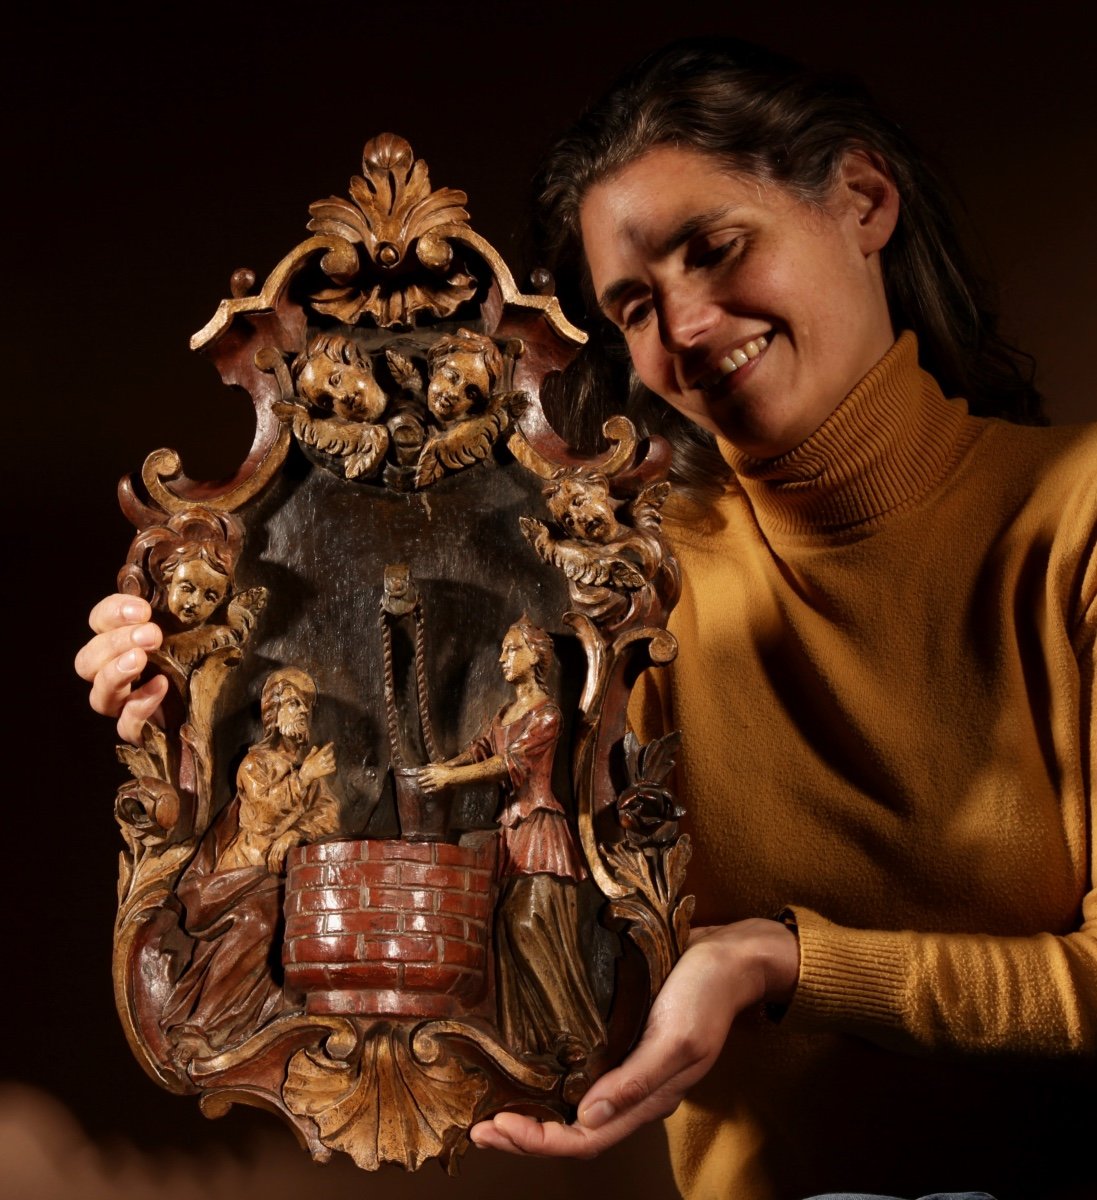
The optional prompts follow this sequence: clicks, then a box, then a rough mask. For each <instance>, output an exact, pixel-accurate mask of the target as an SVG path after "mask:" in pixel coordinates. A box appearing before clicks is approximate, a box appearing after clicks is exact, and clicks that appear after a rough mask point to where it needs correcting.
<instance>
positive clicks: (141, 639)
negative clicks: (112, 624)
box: [130, 625, 158, 646]
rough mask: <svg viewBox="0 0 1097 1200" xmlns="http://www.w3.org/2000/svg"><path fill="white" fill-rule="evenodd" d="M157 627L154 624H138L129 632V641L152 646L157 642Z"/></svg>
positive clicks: (137, 644)
mask: <svg viewBox="0 0 1097 1200" xmlns="http://www.w3.org/2000/svg"><path fill="white" fill-rule="evenodd" d="M157 640H158V639H157V629H156V626H155V625H138V627H137V628H136V629H135V630H134V631H133V632H132V633H131V634H130V641H131V642H133V644H134V645H135V646H154V645H155V644H156V642H157Z"/></svg>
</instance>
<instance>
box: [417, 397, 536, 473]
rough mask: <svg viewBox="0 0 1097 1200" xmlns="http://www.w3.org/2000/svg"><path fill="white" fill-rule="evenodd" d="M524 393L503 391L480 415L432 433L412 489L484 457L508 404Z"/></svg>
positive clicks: (500, 427) (505, 416)
mask: <svg viewBox="0 0 1097 1200" xmlns="http://www.w3.org/2000/svg"><path fill="white" fill-rule="evenodd" d="M523 394H524V393H522V392H503V393H501V394H500V395H499V396H497V397H496V398H495V399H494V400H493V401H492V406H491V408H490V409H489V410H488V411H487V412H486V413H484V414H483V416H480V417H473V418H472V419H471V420H468V421H461V422H460V423H459V424H457V425H454V426H453V427H452V428H450V429H443V430H442V431H441V432H440V433H436V434H434V435H433V436H432V437H431V438H430V439H429V440H428V442H427V444H426V445H425V446H424V447H423V449H422V452H421V453H420V455H419V464H418V466H417V468H416V473H415V486H416V487H425V486H426V485H427V484H428V483H434V481H435V480H437V479H441V478H442V476H443V475H444V474H445V473H446V471H459V470H460V469H461V468H462V467H471V466H472V464H473V463H477V462H481V461H483V459H485V458H487V456H488V455H489V454H490V453H491V448H492V446H494V445H495V443H496V441H498V439H499V434H500V433H502V431H503V430H504V429H505V428H506V424H507V421H508V420H509V419H510V413H509V410H508V407H507V405H508V403H509V401H510V400H511V399H513V398H515V397H518V396H521V395H523Z"/></svg>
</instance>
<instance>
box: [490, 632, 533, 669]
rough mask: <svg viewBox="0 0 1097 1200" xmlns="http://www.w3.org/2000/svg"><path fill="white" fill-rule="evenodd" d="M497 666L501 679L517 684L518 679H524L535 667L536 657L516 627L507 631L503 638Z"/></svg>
mask: <svg viewBox="0 0 1097 1200" xmlns="http://www.w3.org/2000/svg"><path fill="white" fill-rule="evenodd" d="M499 665H500V666H501V667H502V668H503V678H504V679H505V680H506V681H507V683H517V682H518V680H519V679H523V678H526V677H527V676H529V675H530V674H531V672H532V671H533V668H534V667H535V666H536V665H537V655H536V654H534V652H533V650H532V649H531V648H530V644H529V642H527V641H526V639H525V638H524V637H523V636H522V631H521V630H520V629H518V628H517V627H516V626H512V627H511V628H510V629H508V630H507V634H506V637H504V638H503V648H502V650H501V651H500V653H499Z"/></svg>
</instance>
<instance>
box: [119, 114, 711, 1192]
mask: <svg viewBox="0 0 1097 1200" xmlns="http://www.w3.org/2000/svg"><path fill="white" fill-rule="evenodd" d="M464 205H465V197H464V194H463V193H462V192H458V191H456V190H453V189H448V188H442V189H439V190H432V188H431V186H430V181H429V175H428V171H427V167H426V164H425V163H423V162H422V161H420V160H416V159H415V157H414V155H413V154H412V151H411V148H410V147H409V146H408V144H407V143H406V142H405V141H404V140H403V139H401V138H398V137H395V136H394V135H391V134H385V135H382V136H380V137H378V138H374V139H372V140H371V141H370V142H368V143H367V144H366V147H365V151H364V154H363V167H362V174H361V175H360V176H355V177H354V178H353V179H352V180H351V183H350V187H349V195H348V197H347V198H339V197H329V198H328V199H325V200H321V201H318V202H317V203H315V204H313V205H312V206H311V207H310V215H311V219H310V221H309V231H310V233H311V236H310V237H308V238H306V239H305V240H304V241H302V242H301V243H300V244H299V245H298V246H296V247H295V248H294V249H293V250H292V251H291V252H290V253H289V254H288V255H286V256H285V257H284V258H283V259H282V261H281V262H280V263H279V264H278V265H277V266H276V267H275V268H274V270H273V271H272V272H271V273H270V274H269V275H268V276H267V278H266V279H265V280H264V281H263V282H262V283H261V284H257V283H256V279H255V277H254V275H253V274H252V273H251V272H250V271H238V272H237V273H236V274H235V275H234V276H233V281H232V285H231V291H232V295H231V297H230V298H228V299H226V300H224V301H223V302H222V303H221V305H220V306H219V308H218V310H217V312H216V313H215V315H214V317H213V319H212V320H211V321H210V322H209V323H208V324H207V325H206V326H205V327H204V328H203V329H202V330H200V331H199V332H198V333H197V334H195V336H194V338H193V339H192V347H193V348H195V349H198V350H201V351H203V352H204V353H206V354H207V355H208V356H209V357H210V359H211V360H212V361H213V363H214V364H215V366H216V368H217V370H218V372H219V374H220V375H221V378H222V380H223V381H224V382H225V383H226V384H229V385H232V386H233V387H236V388H243V389H244V390H245V391H246V392H247V393H248V394H249V395H250V396H251V399H252V402H253V403H254V406H255V411H256V433H255V439H254V443H253V446H252V449H251V451H250V453H249V455H248V457H247V459H246V461H245V462H244V463H243V464H242V465H241V466H240V468H239V470H238V471H237V472H236V473H235V475H234V476H233V478H232V479H230V480H229V481H228V482H226V483H223V484H205V483H199V482H195V481H193V480H189V479H187V478H186V477H185V476H184V475H183V473H182V465H181V464H180V463H179V461H178V457H177V456H175V455H174V454H173V453H172V452H171V451H158V452H156V453H155V454H153V455H150V456H149V459H148V460H147V461H146V464H145V468H144V471H143V473H142V476H141V480H140V482H138V481H136V480H125V481H123V483H122V485H121V486H120V499H121V502H122V507H123V509H124V511H125V512H126V514H127V516H128V517H129V518H130V520H131V521H132V522H133V525H134V526H135V530H136V533H135V536H134V539H133V542H132V544H131V547H130V552H129V556H128V559H127V562H126V564H125V566H124V567H123V570H122V572H121V574H120V576H119V587H120V588H121V590H123V591H126V592H129V593H131V594H139V595H142V596H144V597H145V598H146V599H148V600H149V602H150V604H151V605H152V607H153V612H154V620H156V621H158V622H159V623H160V625H161V627H162V629H163V634H164V638H163V643H162V645H161V647H160V649H159V650H158V651H156V652H154V653H153V654H152V655H150V661H151V663H152V665H153V666H154V667H155V668H156V669H158V670H160V671H161V672H162V673H164V674H165V675H167V676H168V678H169V680H170V682H171V688H170V690H169V697H168V701H167V703H166V704H165V706H164V712H163V714H162V715H163V727H162V728H159V727H155V728H154V727H153V726H149V727H147V728H146V730H145V735H144V741H143V744H142V745H141V746H140V747H136V748H134V747H124V748H121V749H120V751H119V757H120V759H121V761H122V762H123V763H124V765H125V766H126V768H127V769H128V771H129V774H130V779H129V780H127V781H126V782H125V783H124V784H123V785H122V787H121V788H120V789H119V792H118V795H117V798H116V801H115V816H116V819H117V820H118V823H119V826H120V828H121V831H122V838H123V842H124V846H125V849H124V851H123V854H122V860H121V869H120V878H119V914H118V923H117V928H116V940H115V986H116V998H117V1002H118V1007H119V1012H120V1014H121V1015H122V1020H123V1024H124V1026H125V1029H126V1033H127V1037H128V1038H129V1040H130V1044H131V1046H132V1047H133V1050H134V1053H135V1054H136V1055H137V1057H138V1058H139V1059H140V1061H141V1062H142V1064H143V1065H144V1067H145V1069H146V1070H147V1071H148V1072H149V1073H150V1074H151V1075H152V1076H153V1077H154V1078H156V1079H157V1080H158V1081H159V1082H160V1083H162V1084H163V1085H164V1086H165V1087H168V1088H170V1089H172V1090H175V1091H180V1092H195V1091H197V1092H198V1093H199V1094H200V1096H201V1100H200V1103H201V1105H202V1109H203V1111H204V1112H205V1113H207V1115H211V1116H216V1115H220V1114H221V1113H223V1112H224V1111H226V1110H227V1109H228V1107H229V1106H230V1105H231V1104H233V1103H236V1102H244V1103H250V1104H256V1105H259V1106H261V1107H264V1108H266V1109H269V1110H270V1111H274V1112H277V1113H279V1114H281V1116H282V1117H283V1118H284V1119H285V1120H286V1121H287V1122H289V1123H290V1124H291V1125H292V1126H293V1128H294V1129H295V1131H296V1132H297V1133H298V1135H299V1137H300V1138H301V1140H302V1142H303V1143H304V1144H305V1145H306V1146H307V1147H308V1148H309V1150H310V1152H311V1153H312V1154H313V1156H314V1157H315V1158H317V1159H318V1160H321V1161H322V1160H325V1159H327V1158H328V1157H330V1155H331V1153H332V1152H333V1151H334V1150H339V1151H342V1152H345V1153H347V1154H349V1155H350V1156H351V1157H352V1158H353V1159H354V1161H355V1162H356V1163H358V1164H359V1165H360V1166H362V1167H364V1168H366V1169H375V1168H376V1167H378V1166H379V1165H380V1164H382V1163H385V1162H389V1163H397V1164H400V1165H402V1166H404V1167H406V1168H409V1169H416V1168H418V1167H419V1166H420V1165H421V1164H422V1163H423V1162H425V1161H427V1160H428V1159H430V1158H436V1159H437V1160H438V1161H440V1162H441V1163H442V1164H443V1165H444V1166H446V1167H447V1168H448V1169H451V1170H452V1169H453V1168H454V1165H455V1163H456V1159H457V1157H458V1156H459V1155H460V1154H461V1153H462V1152H463V1150H464V1149H465V1148H466V1147H467V1145H468V1130H469V1128H470V1126H471V1125H472V1124H474V1123H475V1122H476V1121H478V1120H481V1119H483V1118H485V1117H488V1116H490V1115H492V1114H493V1113H495V1112H498V1111H500V1110H501V1109H503V1108H506V1107H509V1106H517V1107H520V1108H521V1109H522V1110H524V1111H533V1112H539V1113H541V1114H542V1115H544V1116H545V1117H546V1118H553V1117H555V1118H562V1119H566V1118H568V1117H570V1116H573V1115H574V1112H575V1106H576V1105H577V1104H578V1102H579V1100H580V1099H581V1097H582V1096H583V1094H584V1093H585V1091H586V1089H587V1088H588V1087H589V1086H590V1084H591V1083H592V1081H593V1080H594V1079H595V1078H597V1077H598V1075H599V1074H600V1073H602V1072H603V1071H605V1070H606V1069H608V1068H609V1067H611V1066H613V1065H614V1064H615V1063H616V1062H617V1061H619V1060H620V1058H621V1056H622V1055H623V1054H624V1053H625V1052H626V1051H627V1049H628V1047H629V1046H630V1044H631V1043H632V1042H633V1041H634V1039H635V1038H636V1036H638V1034H639V1031H640V1028H641V1026H642V1022H643V1018H644V1015H645V1013H646V1011H647V1007H648V1005H649V1004H650V1001H651V998H652V996H653V995H654V993H655V991H656V990H657V989H658V987H659V986H660V985H661V983H662V982H663V980H664V979H665V977H666V975H667V973H668V972H669V970H670V969H671V966H672V965H673V962H674V960H675V958H676V957H677V955H678V953H680V951H681V949H682V947H683V945H684V942H685V934H686V929H687V924H688V916H689V902H688V898H683V897H682V895H681V889H682V885H683V877H684V869H685V863H686V861H687V859H688V855H689V846H688V841H687V839H685V838H684V837H680V836H679V834H678V830H677V820H678V817H679V816H680V815H681V810H680V809H679V808H678V807H677V805H676V803H675V801H674V799H673V797H672V796H671V794H670V792H669V791H668V786H669V775H670V769H671V767H672V765H673V750H674V744H675V743H674V740H673V738H666V739H660V740H659V741H658V742H656V743H653V744H652V745H649V746H646V747H644V746H639V745H638V744H636V743H635V742H632V741H629V740H628V739H627V738H626V736H625V726H626V709H627V706H628V699H629V693H630V690H631V688H632V685H633V684H634V682H635V678H636V676H637V674H638V673H639V671H640V670H641V669H642V668H643V667H645V666H646V665H648V664H651V663H656V664H658V663H665V662H668V661H670V659H671V658H673V655H674V653H675V649H676V648H675V644H674V640H673V638H672V637H670V636H669V634H667V633H666V630H665V623H666V617H667V614H668V613H669V611H670V609H671V607H672V606H673V604H674V602H675V599H676V597H677V593H678V573H677V566H676V564H675V561H674V559H673V556H672V555H671V554H670V553H669V551H668V549H667V547H666V545H665V544H664V542H663V539H662V535H661V532H660V525H659V522H660V512H661V508H662V505H663V503H664V500H665V499H666V495H667V487H668V485H667V483H666V472H667V466H668V461H669V451H668V448H667V447H666V445H665V444H664V443H663V442H662V441H661V440H660V439H652V440H650V441H644V440H641V439H639V438H638V437H637V435H636V432H635V430H634V429H633V427H632V425H631V424H630V423H629V422H628V421H627V420H625V419H624V418H614V419H612V420H611V421H609V422H608V423H607V424H606V426H605V434H606V438H607V448H606V450H605V451H604V452H603V453H601V454H598V455H595V456H593V457H591V456H584V455H582V454H580V453H578V452H577V451H575V450H574V449H573V448H572V447H570V446H568V445H567V444H566V443H565V442H564V441H563V440H562V439H561V438H560V436H559V435H558V434H557V433H556V432H555V431H554V430H553V429H552V428H551V427H550V426H549V424H548V422H547V421H546V419H545V416H544V413H543V411H542V408H541V404H540V390H541V385H542V382H543V380H544V378H545V376H546V374H547V373H548V372H549V371H553V370H559V369H561V368H563V367H564V366H565V365H566V364H567V363H568V361H569V360H570V358H571V357H572V355H573V354H574V353H575V352H576V349H577V348H578V347H579V346H580V345H581V344H582V342H583V341H584V340H585V337H584V335H583V334H582V332H581V331H580V330H578V329H577V328H575V327H574V326H573V325H571V324H570V323H569V322H568V321H567V320H566V318H565V317H564V315H563V313H562V312H561V310H560V307H559V304H558V303H557V301H556V300H555V298H554V297H553V296H552V295H551V294H550V292H551V287H550V286H549V285H548V284H546V285H545V286H543V287H541V289H540V291H539V294H536V295H527V294H523V293H522V292H521V291H520V290H519V289H518V287H517V286H516V284H515V282H514V279H513V277H512V275H511V273H510V270H509V268H508V267H507V265H506V264H505V263H504V262H503V260H502V259H501V258H500V257H499V255H498V254H497V252H496V251H495V250H494V249H493V248H492V247H491V246H490V245H489V244H488V243H487V242H486V241H484V240H483V239H482V238H481V237H480V236H479V235H478V234H476V233H475V232H474V231H473V230H472V229H471V228H470V226H469V223H468V216H467V213H466V211H465V207H464ZM291 450H292V453H293V457H292V458H291V457H290V454H291ZM523 610H525V611H524V612H523ZM439 634H441V636H438V635H439ZM478 728H479V732H477V729H478ZM314 730H315V731H316V732H315V736H314V732H313V731H314ZM561 764H566V767H567V770H566V775H567V778H566V780H563V779H561V778H560V777H559V776H560V770H559V768H560V767H561ZM615 939H616V940H615ZM614 964H616V966H614Z"/></svg>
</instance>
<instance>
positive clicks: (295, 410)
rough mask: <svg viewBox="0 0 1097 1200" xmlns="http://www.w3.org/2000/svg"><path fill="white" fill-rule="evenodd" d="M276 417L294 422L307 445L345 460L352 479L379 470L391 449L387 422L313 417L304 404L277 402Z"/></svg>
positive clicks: (295, 428)
mask: <svg viewBox="0 0 1097 1200" xmlns="http://www.w3.org/2000/svg"><path fill="white" fill-rule="evenodd" d="M272 407H273V408H274V412H275V414H276V416H278V417H279V418H280V419H281V420H283V421H289V422H291V423H292V426H293V432H294V434H295V435H296V436H297V438H298V439H299V440H300V441H302V442H303V443H304V444H305V445H306V446H313V447H315V449H317V450H319V451H321V452H322V453H323V454H330V455H332V456H333V457H335V458H341V459H343V470H344V472H345V474H346V477H347V478H348V479H357V478H358V477H359V476H360V475H370V474H372V473H373V472H374V471H376V470H377V468H378V466H379V465H380V463H381V460H382V459H383V458H384V456H385V452H386V451H387V450H388V448H389V431H388V430H387V429H386V428H385V426H384V425H370V424H368V423H367V422H364V421H345V420H343V418H342V417H312V416H310V415H309V411H308V409H307V408H305V407H304V405H301V404H295V403H291V402H289V401H280V400H278V401H275V403H274V404H273V406H272Z"/></svg>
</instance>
